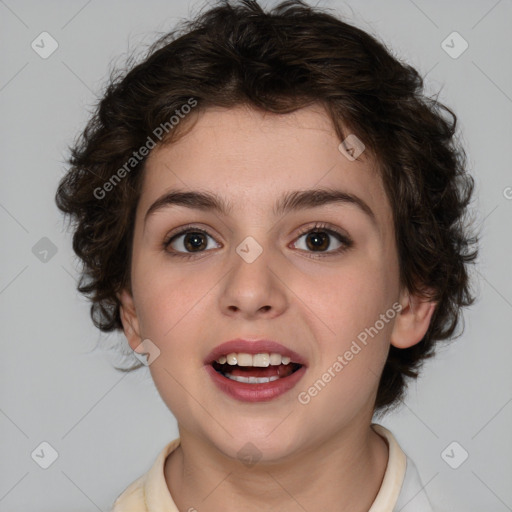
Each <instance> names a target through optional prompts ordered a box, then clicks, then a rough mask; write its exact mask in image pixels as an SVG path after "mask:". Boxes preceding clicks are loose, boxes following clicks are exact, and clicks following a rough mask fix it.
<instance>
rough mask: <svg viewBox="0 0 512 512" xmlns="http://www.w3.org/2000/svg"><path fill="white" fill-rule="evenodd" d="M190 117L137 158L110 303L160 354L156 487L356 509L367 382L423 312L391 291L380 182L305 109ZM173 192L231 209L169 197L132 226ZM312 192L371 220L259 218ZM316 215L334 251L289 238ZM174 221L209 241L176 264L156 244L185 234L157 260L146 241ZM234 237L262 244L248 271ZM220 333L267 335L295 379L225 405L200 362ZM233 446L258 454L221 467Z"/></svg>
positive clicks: (252, 505) (262, 504) (381, 452)
mask: <svg viewBox="0 0 512 512" xmlns="http://www.w3.org/2000/svg"><path fill="white" fill-rule="evenodd" d="M196 120H197V122H196V124H195V125H194V126H193V127H192V129H191V130H190V131H189V132H188V133H186V134H185V135H184V136H183V137H182V138H180V139H179V140H178V141H177V142H175V143H172V144H170V145H167V146H161V147H157V148H155V149H154V150H153V151H152V153H151V154H150V156H149V157H148V160H147V164H146V168H145V176H144V180H143V185H142V191H141V196H140V201H139V204H138V208H137V213H136V221H135V228H134V240H133V253H132V255H133V258H132V267H131V285H132V286H131V292H129V291H128V290H125V291H123V292H122V293H121V294H120V299H121V301H122V308H121V314H122V320H123V325H124V330H125V334H126V337H127V339H128V341H129V343H130V346H131V348H132V349H135V348H136V347H137V346H138V345H139V344H140V343H141V341H142V340H144V339H150V340H151V341H152V342H153V343H154V344H155V345H156V346H157V347H158V348H159V350H160V355H159V357H157V358H156V359H155V361H154V362H153V363H152V364H151V365H150V366H149V368H150V372H151V375H152V378H153V379H154V382H155V385H156V387H157V389H158V391H159V393H160V395H161V397H162V399H163V400H164V402H165V403H166V404H167V406H168V407H169V409H170V410H171V411H172V413H173V414H174V416H175V417H176V419H177V422H178V427H179V433H180V439H181V445H180V447H179V448H178V449H177V450H175V451H174V452H173V453H172V454H170V455H169V457H168V458H167V460H166V463H165V471H164V473H165V478H166V481H167V485H168V488H169V490H170V493H171V494H172V497H173V499H174V501H175V502H176V504H177V506H178V508H179V509H180V510H182V511H185V510H188V509H189V508H190V507H195V508H196V509H197V510H208V511H211V512H216V511H221V510H222V511H224V512H226V511H234V510H237V511H238V510H246V511H262V510H269V511H270V510H281V511H290V512H292V511H299V510H300V511H303V510H308V511H313V510H337V511H340V512H343V511H346V512H348V511H351V512H359V511H360V512H363V511H367V510H368V509H369V508H370V506H371V504H372V503H373V501H374V499H375V496H376V495H377V493H378V491H379V488H380V486H381V483H382V478H383V476H384V472H385V469H386V464H387V459H388V448H387V444H386V442H385V441H384V440H383V438H381V437H380V436H379V435H377V434H376V433H375V432H374V431H373V429H371V428H370V424H371V420H372V415H373V405H374V401H375V397H376V393H377V387H378V376H380V374H381V372H382V369H383V366H384V363H385V361H386V356H387V352H388V349H389V345H390V343H391V344H393V345H395V346H396V347H399V348H406V347H410V346H412V345H414V344H416V343H418V342H419V341H420V340H421V339H422V337H423V336H424V334H425V332H426V331H427V328H428V325H429V322H430V319H431V316H432V313H433V310H434V307H435V304H433V303H429V302H422V301H421V300H420V298H419V297H415V296H412V295H411V294H409V293H408V292H407V290H405V289H402V288H401V287H400V284H399V268H398V257H397V251H396V245H395V241H394V229H393V222H392V212H391V207H390V204H389V201H388V199H387V196H386V194H385V192H384V188H383V184H382V181H381V179H380V176H379V174H378V172H377V171H376V170H375V166H374V164H373V163H372V159H371V158H370V155H369V154H366V153H365V154H364V155H363V156H364V157H365V158H363V157H361V158H359V159H357V160H355V161H350V160H349V159H347V158H346V157H345V156H344V155H342V153H341V152H340V151H339V150H338V145H339V143H340V141H339V139H338V138H337V136H336V133H335V131H334V127H333V126H332V123H331V121H330V119H329V117H328V116H327V114H326V113H325V111H324V110H322V109H321V108H320V107H319V106H312V107H308V108H305V109H301V110H299V111H296V112H294V113H291V114H286V115H275V114H272V113H261V112H258V111H255V110H253V109H251V108H249V107H246V106H237V107H236V108H232V109H220V108H215V109H208V110H206V111H204V112H200V113H198V114H197V119H196ZM174 188H179V189H181V190H187V191H189V190H207V191H210V192H215V193H216V194H218V195H219V196H221V197H222V198H224V199H225V200H226V201H228V202H229V203H230V204H231V206H232V210H231V211H230V212H229V215H226V216H224V215H222V214H220V213H218V212H213V211H202V210H197V209H190V208H187V207H184V206H176V205H172V206H167V207H165V208H162V209H159V210H157V211H155V212H154V213H152V214H150V215H149V216H148V218H147V219H146V222H145V221H144V217H145V215H146V212H147V210H148V209H149V207H150V206H151V205H152V204H153V203H154V202H155V201H156V199H158V198H159V197H160V196H161V195H162V194H163V193H164V192H167V191H169V190H170V189H174ZM313 188H333V189H337V190H344V191H347V192H350V193H352V194H355V195H357V196H358V197H359V198H360V199H362V200H363V201H364V202H365V203H366V204H367V205H368V206H369V207H370V208H371V210H372V211H373V212H374V214H375V223H373V222H372V221H371V219H370V217H369V216H368V215H366V214H365V213H364V212H363V211H362V210H361V209H360V208H358V207H357V206H355V205H354V204H349V203H333V204H329V205H323V206H319V207H315V208H308V209H304V210H300V211H293V212H289V213H287V214H285V215H282V216H280V217H276V216H274V214H273V212H272V208H273V206H274V203H275V202H276V201H277V199H278V198H279V197H280V196H281V195H282V194H284V193H285V192H288V191H291V190H305V189H313ZM316 221H321V222H325V223H329V225H330V226H329V227H332V228H333V229H337V230H339V231H340V232H341V233H342V234H344V235H348V236H349V237H350V238H351V240H352V241H353V245H351V246H350V247H348V248H346V250H344V251H343V252H341V253H338V254H337V253H335V252H334V251H335V250H336V249H337V248H338V247H340V246H341V245H342V244H341V243H340V242H338V240H337V238H336V237H335V236H334V235H331V236H330V237H329V238H328V239H329V240H330V246H328V248H327V249H326V248H324V249H323V250H318V249H315V247H313V248H311V245H310V246H309V247H308V245H307V244H306V239H307V234H306V235H300V232H299V230H300V229H301V228H307V227H309V226H311V229H313V225H314V223H315V222H316ZM189 223H194V225H197V227H200V228H202V229H205V230H207V231H208V232H209V235H210V236H211V237H212V238H210V237H205V238H203V240H204V242H205V243H206V242H207V243H208V246H205V247H206V249H203V250H202V252H199V253H198V252H196V253H192V254H193V256H192V258H190V259H185V258H179V257H172V256H171V253H172V250H173V248H174V250H176V251H182V254H183V252H185V253H186V252H187V251H186V249H185V247H184V245H183V242H184V239H185V237H184V236H181V237H179V239H178V240H175V242H174V243H173V245H172V246H171V247H168V248H167V250H166V249H165V247H164V246H163V242H164V241H165V240H166V238H168V235H169V234H171V233H172V232H177V231H178V229H176V228H180V227H182V226H185V225H187V224H189ZM192 231H193V229H192ZM324 232H325V231H324ZM247 236H252V237H253V238H254V239H255V240H256V241H257V242H258V244H259V245H260V246H261V248H262V250H263V252H262V254H261V255H260V256H259V257H258V258H257V259H256V260H255V261H254V262H252V263H250V264H249V263H247V262H246V261H244V260H243V259H242V258H241V257H240V256H239V255H238V254H237V252H236V250H235V249H236V247H237V246H238V245H239V244H240V243H241V242H242V240H244V239H245V238H246V237H247ZM192 250H193V249H192ZM322 251H323V252H322ZM189 253H190V246H189ZM322 255H323V257H322ZM395 302H399V303H400V305H401V307H402V310H401V312H400V314H398V315H397V316H396V317H395V318H394V319H393V320H391V321H389V322H388V323H387V324H385V327H384V328H383V329H382V330H380V331H379V333H378V335H376V336H375V337H373V338H370V342H369V343H368V344H367V346H365V347H364V348H363V349H362V350H361V351H360V352H359V353H358V354H357V355H356V356H354V358H353V359H352V360H351V361H350V362H349V363H348V364H347V365H346V366H345V367H344V368H343V370H342V371H341V372H339V373H338V374H337V375H336V377H335V378H333V379H332V380H331V382H329V383H328V384H327V385H326V386H325V387H324V389H323V390H322V391H321V392H320V393H318V395H317V396H315V397H314V398H312V399H311V401H310V402H309V403H308V404H307V405H303V404H301V403H300V402H299V401H298V399H297V396H298V394H299V392H301V391H305V390H307V389H308V387H309V386H311V385H312V384H313V383H314V382H315V381H316V380H317V379H319V378H320V377H321V376H322V374H324V373H325V372H326V371H327V369H328V368H329V367H332V365H333V363H334V362H335V361H336V360H337V357H338V355H340V354H344V353H345V352H346V350H348V349H349V348H350V346H351V343H352V341H353V340H356V339H357V335H358V334H359V333H361V331H363V330H364V329H365V328H367V327H370V326H373V325H374V324H375V322H376V321H377V320H378V319H379V315H381V314H383V313H385V312H386V311H388V310H389V309H390V308H391V306H392V304H393V303H395ZM238 337H240V338H246V339H251V338H253V339H258V338H268V339H273V340H276V341H278V342H280V343H282V344H283V345H285V346H287V347H289V348H291V349H293V350H295V351H296V352H298V353H299V354H301V355H302V356H303V357H304V358H306V360H307V361H308V365H307V366H308V367H307V370H306V374H305V376H304V377H303V379H302V380H301V381H300V382H299V383H298V385H297V386H296V387H295V388H294V389H292V390H291V391H288V392H287V393H285V394H284V395H281V396H280V397H278V398H276V399H274V400H272V401H267V402H260V403H243V402H240V401H237V400H235V399H233V398H231V397H229V396H227V395H225V394H224V393H222V392H221V391H219V390H218V388H217V387H216V386H215V385H214V384H213V382H212V381H211V379H210V377H209V376H208V374H207V373H206V372H205V370H204V365H203V361H204V359H205V357H206V356H207V355H208V353H209V352H210V351H211V350H212V349H213V348H214V347H216V346H217V345H219V344H221V343H223V342H224V341H227V340H230V339H233V338H238ZM248 442H250V443H252V444H253V445H254V446H256V447H257V449H258V451H259V452H260V454H261V459H260V460H259V461H258V463H257V464H255V465H254V466H252V467H247V466H245V465H244V464H242V463H241V462H240V461H239V460H238V458H237V452H238V450H240V449H241V448H242V447H243V446H244V445H246V443H248ZM305 483H307V485H305Z"/></svg>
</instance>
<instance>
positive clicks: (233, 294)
mask: <svg viewBox="0 0 512 512" xmlns="http://www.w3.org/2000/svg"><path fill="white" fill-rule="evenodd" d="M270 263H271V262H270V251H269V250H264V251H263V252H262V253H261V254H260V255H259V256H258V258H256V260H254V261H252V262H251V263H249V262H247V261H245V260H244V259H243V258H242V257H240V256H239V254H238V253H236V252H234V254H233V258H232V262H231V271H230V272H228V274H227V276H226V280H225V281H224V285H223V287H222V288H221V290H220V293H221V295H220V297H219V301H220V307H221V310H222V312H223V314H225V315H229V316H239V317H243V318H245V319H252V320H254V319H256V318H259V317H264V318H273V317H276V316H279V315H281V314H282V313H283V311H285V309H286V307H287V305H288V297H287V293H286V290H287V288H286V285H285V284H284V281H283V277H284V276H282V275H279V274H280V272H279V270H277V266H276V265H275V263H274V265H273V267H274V268H271V266H270Z"/></svg>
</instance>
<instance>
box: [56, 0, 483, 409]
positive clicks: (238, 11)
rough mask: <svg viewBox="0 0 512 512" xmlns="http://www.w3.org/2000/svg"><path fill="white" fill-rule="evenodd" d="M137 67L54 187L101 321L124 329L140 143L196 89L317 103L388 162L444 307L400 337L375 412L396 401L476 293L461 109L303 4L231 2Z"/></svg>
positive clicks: (405, 248)
mask: <svg viewBox="0 0 512 512" xmlns="http://www.w3.org/2000/svg"><path fill="white" fill-rule="evenodd" d="M130 68H131V69H129V70H126V71H122V72H117V73H112V75H111V77H110V80H109V83H108V86H107V88H106V91H105V93H104V95H103V98H102V99H101V100H100V101H99V103H98V105H97V107H96V110H95V112H94V114H93V116H92V118H91V119H90V121H89V123H88V125H87V126H86V128H85V130H84V131H83V133H82V134H81V135H80V136H79V137H78V138H77V140H76V141H75V142H74V145H73V147H71V148H70V157H69V159H68V162H69V164H70V168H69V170H68V172H67V174H66V175H65V176H64V177H63V179H62V180H61V182H60V184H59V187H58V191H57V193H56V202H57V205H58V207H59V208H60V209H61V210H62V211H63V212H65V213H66V214H69V215H70V217H71V219H72V220H73V222H74V235H73V249H74V251H75V252H76V254H77V255H78V257H79V258H80V259H81V260H82V263H83V270H82V274H81V279H80V282H79V285H78V289H79V290H80V291H81V292H82V293H84V294H86V295H87V296H88V297H89V298H90V300H91V301H92V305H91V316H92V319H93V321H94V323H95V325H96V326H98V327H99V328H100V329H101V330H103V331H114V330H116V329H122V324H121V319H120V301H119V298H118V292H120V291H121V290H122V289H124V288H127V289H128V290H130V254H131V245H132V234H133V227H134V215H135V210H136V207H137V203H138V198H139V194H140V187H141V177H142V174H143V169H144V163H145V160H146V158H147V156H144V157H141V156H140V155H139V154H138V152H137V150H138V149H140V148H142V147H144V146H145V145H147V142H148V141H149V139H150V138H151V139H152V140H153V141H154V139H153V137H154V134H155V128H156V127H159V126H167V127H169V125H170V123H169V119H170V118H171V117H172V116H173V115H175V114H179V111H181V110H180V109H181V108H182V107H183V105H185V104H187V102H188V103H189V104H190V102H191V98H193V100H192V101H195V102H196V105H197V106H195V108H194V111H195V112H196V111H197V112H199V111H201V110H204V109H206V108H208V107H210V106H220V107H228V108H229V107H233V106H235V105H240V104H247V105H250V106H252V107H254V108H257V109H261V110H263V111H269V112H274V113H288V112H292V111H295V110H298V109H300V108H302V107H306V106H309V105H311V104H320V105H322V106H323V107H325V109H326V111H327V112H328V114H329V116H330V118H331V119H332V121H333V123H334V126H335V129H336V133H337V135H338V136H339V137H340V140H344V139H345V137H346V134H347V133H354V134H356V136H357V137H358V138H360V139H361V140H362V141H364V144H365V145H366V148H367V150H368V151H370V152H371V153H370V154H372V155H374V156H375V158H376V161H377V162H378V163H379V168H380V173H381V176H382V180H383V183H384V186H385V190H386V193H387V195H388V198H389V201H390V203H391V207H392V210H393V216H394V227H395V233H396V244H397V250H398V255H399V265H400V280H401V284H402V285H403V286H405V287H406V288H407V289H408V290H409V291H410V292H411V293H417V294H420V296H425V297H427V298H428V299H430V300H434V301H435V302H436V303H437V307H436V309H435V312H434V315H433V317H432V320H431V323H430V326H429V329H428V331H427V333H426V334H425V336H424V338H423V339H422V340H421V341H420V342H419V343H417V344H416V345H414V346H412V347H410V348H406V349H398V348H395V347H394V346H391V347H390V351H389V354H388V359H387V362H386V364H385V367H384V370H383V373H382V375H381V379H380V384H379V389H378V394H377V398H376V403H375V410H376V411H381V412H382V411H383V410H387V409H389V408H391V407H392V406H393V405H396V404H397V403H398V401H399V400H400V399H401V398H402V397H403V395H404V390H405V387H406V382H405V377H411V378H416V377H417V376H418V369H419V368H420V366H421V364H422V362H423V360H425V359H426V358H428V357H431V356H432V355H433V353H434V345H435V343H436V341H439V340H447V339H449V338H453V337H455V330H456V328H457V326H458V325H459V324H460V320H461V319H462V316H461V308H462V307H463V306H469V305H471V304H472V303H473V302H474V300H475V297H474V296H472V291H471V288H470V282H469V281H470V280H469V273H468V270H469V269H468V264H469V263H473V262H474V261H475V260H476V256H477V245H476V244H477V242H478V236H476V235H474V234H472V233H470V225H469V223H468V222H467V220H468V218H467V217H468V215H467V213H468V212H467V210H468V208H467V207H468V205H469V203H470V200H471V196H472V193H473V187H474V180H473V178H472V177H471V176H470V175H469V174H468V173H467V171H466V169H465V166H466V155H465V151H464V149H463V148H462V146H461V144H460V142H459V141H458V138H457V137H456V123H457V118H456V116H455V114H454V113H453V112H452V111H451V110H450V109H449V108H447V107H446V106H444V105H443V104H441V103H440V102H439V101H438V100H437V98H431V97H427V96H426V94H424V92H423V79H422V77H421V76H420V75H419V73H418V72H417V71H416V70H415V69H414V68H413V67H411V66H409V65H407V64H404V63H402V62H400V61H399V60H398V59H397V58H395V57H394V56H392V55H391V52H390V51H389V50H387V49H386V47H385V46H384V45H383V44H382V43H380V42H378V41H377V40H376V39H375V38H374V37H372V36H370V35H369V34H368V33H366V32H364V31H363V30H360V29H359V28H356V27H355V26H352V25H350V24H348V23H345V22H343V21H341V20H340V19H338V18H336V17H334V16H333V15H331V14H329V13H327V12H325V11H321V10H319V9H317V8H313V7H310V6H308V5H307V4H305V3H304V2H302V1H300V0H297V1H286V2H283V3H281V4H279V5H278V6H276V7H274V8H273V9H272V10H270V11H268V12H265V11H264V10H263V9H262V8H261V7H260V6H259V5H258V4H257V2H256V1H253V0H240V1H238V2H236V3H235V4H234V5H233V4H232V3H230V2H229V1H223V2H220V4H219V5H216V6H214V7H212V8H210V9H208V10H207V11H205V12H203V13H200V15H198V16H197V17H196V18H195V19H193V20H191V21H186V22H183V24H182V25H181V27H178V28H177V29H175V30H174V31H172V32H170V33H168V34H166V35H164V36H163V37H161V38H160V39H158V41H156V43H154V44H153V45H152V46H151V47H150V49H149V51H148V53H147V55H145V58H144V60H143V61H142V62H141V63H139V64H137V65H133V66H132V65H130ZM180 117H181V116H180ZM190 117H191V118H192V117H193V116H190ZM342 123H343V125H342ZM190 124H191V123H189V122H188V120H185V121H184V122H181V123H179V124H178V125H177V126H176V127H175V128H176V129H166V130H165V131H166V134H165V137H163V138H162V139H161V141H159V142H158V143H159V144H163V143H169V142H170V141H171V140H175V139H176V137H177V136H178V134H179V133H180V132H183V128H184V127H185V126H187V125H190ZM171 128H173V127H172V126H171ZM348 129H349V130H350V132H347V131H346V130H348ZM142 153H143V152H142V151H141V154H142ZM146 153H147V152H146ZM136 154H137V161H135V160H134V155H136ZM129 161H131V162H132V163H131V164H130V165H131V168H127V166H126V163H127V162H129ZM122 169H124V172H123V171H122ZM107 191H108V193H106V192H107ZM427 289H430V290H432V293H431V294H430V295H428V292H426V290H427ZM138 366H140V365H138ZM138 366H134V367H132V368H130V369H129V370H131V369H134V368H137V367H138ZM129 370H127V371H129Z"/></svg>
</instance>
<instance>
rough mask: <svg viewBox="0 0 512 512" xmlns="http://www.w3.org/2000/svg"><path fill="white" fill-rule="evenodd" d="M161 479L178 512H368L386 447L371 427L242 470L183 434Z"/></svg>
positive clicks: (384, 462) (358, 427)
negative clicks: (271, 511)
mask: <svg viewBox="0 0 512 512" xmlns="http://www.w3.org/2000/svg"><path fill="white" fill-rule="evenodd" d="M180 440H181V442H180V446H179V447H178V448H177V449H176V450H175V451H174V452H173V453H172V454H170V455H169V457H168V458H167V460H166V463H165V468H164V473H165V478H166V482H167V486H168V488H169V491H170V493H171V495H172V497H173V500H174V502H175V503H176V505H177V507H178V508H179V510H187V511H188V510H194V508H197V509H198V510H201V509H207V510H208V511H210V512H217V511H219V512H220V511H223V512H232V511H233V512H234V511H235V510H236V511H238V510H244V511H247V512H253V511H254V512H256V511H261V510H280V511H290V512H292V511H299V510H337V511H339V512H349V511H350V512H367V511H368V509H369V508H370V507H371V505H372V503H373V501H374V500H375V497H376V496H377V494H378V491H379V489H380V486H381V483H382V479H383V477H384V473H385V470H386V466H387V460H388V447H387V444H386V441H385V440H384V439H382V438H381V437H380V436H379V435H378V434H377V433H376V432H374V430H373V429H372V428H371V427H370V425H369V423H367V424H366V425H365V426H364V427H363V426H362V425H356V426H354V425H352V428H351V429H349V430H343V431H342V432H340V433H338V434H337V435H336V436H334V437H333V438H331V439H330V440H329V441H327V442H325V441H323V442H321V443H318V444H317V445H313V446H311V447H309V448H308V449H307V450H304V451H301V452H300V453H297V454H296V455H294V456H293V457H291V458H287V460H286V462H279V463H276V462H265V463H263V462H258V463H257V464H255V465H254V466H251V467H248V466H244V465H243V464H242V463H241V462H240V461H238V460H235V461H234V460H233V459H231V458H228V457H226V456H225V455H224V454H222V453H220V452H219V451H218V450H217V449H216V448H215V447H212V446H211V444H210V443H207V442H206V441H205V440H204V439H199V438H197V437H196V436H194V435H192V434H191V433H190V432H187V431H185V430H184V429H182V428H180Z"/></svg>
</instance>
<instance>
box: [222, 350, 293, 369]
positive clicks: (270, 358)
mask: <svg viewBox="0 0 512 512" xmlns="http://www.w3.org/2000/svg"><path fill="white" fill-rule="evenodd" d="M290 361H291V359H290V358H289V357H288V356H282V355H281V354H277V353H275V352H273V353H271V354H269V353H261V354H254V355H253V354H246V353H245V352H231V353H230V354H227V355H226V356H220V357H219V358H218V359H217V363H219V364H224V363H228V364H230V365H235V364H237V365H238V366H261V367H267V366H269V365H271V366H277V365H280V364H289V363H290Z"/></svg>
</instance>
